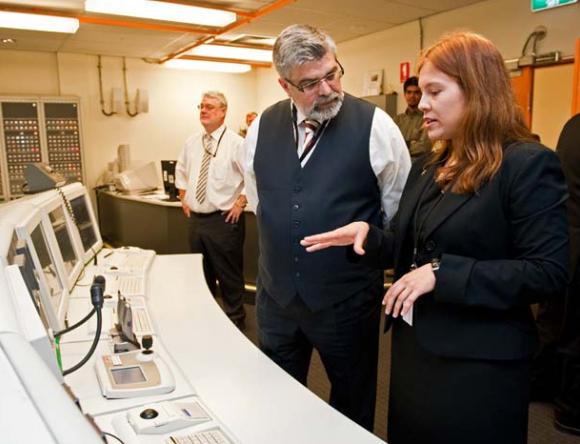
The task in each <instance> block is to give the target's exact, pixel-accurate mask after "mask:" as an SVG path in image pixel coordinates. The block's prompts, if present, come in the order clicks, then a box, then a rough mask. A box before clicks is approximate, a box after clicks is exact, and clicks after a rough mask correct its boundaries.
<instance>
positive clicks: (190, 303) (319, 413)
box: [71, 254, 383, 444]
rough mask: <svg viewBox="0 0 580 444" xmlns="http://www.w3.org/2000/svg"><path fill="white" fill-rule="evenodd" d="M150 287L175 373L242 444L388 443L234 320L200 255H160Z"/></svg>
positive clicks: (159, 329)
mask: <svg viewBox="0 0 580 444" xmlns="http://www.w3.org/2000/svg"><path fill="white" fill-rule="evenodd" d="M147 293H148V295H149V296H148V301H147V303H148V307H149V311H150V314H151V317H152V318H153V321H154V324H155V326H156V329H157V337H158V338H159V340H160V341H161V342H162V344H163V348H164V350H165V351H166V352H167V354H168V355H169V356H171V358H172V360H173V362H174V363H175V364H176V365H177V366H178V367H179V369H175V370H174V371H177V372H181V373H182V375H183V376H184V378H185V379H186V380H187V381H188V382H189V384H191V386H192V388H193V389H194V392H195V393H197V395H198V396H199V397H200V398H201V400H202V401H203V402H204V403H205V404H206V405H207V406H208V407H209V408H210V409H211V411H212V412H213V413H214V414H215V415H216V417H217V418H218V419H219V421H220V422H222V423H223V424H225V426H226V427H227V428H228V429H229V430H231V432H232V433H233V434H234V436H235V437H236V438H237V439H238V440H239V441H240V442H241V443H243V444H246V443H247V444H266V443H272V442H276V443H277V444H296V443H300V444H309V443H312V444H324V443H329V444H330V443H332V444H341V443H344V444H353V443H356V444H367V443H369V444H370V443H382V442H383V441H381V440H380V439H379V438H378V437H376V436H374V435H373V434H371V433H369V432H367V431H366V430H364V429H363V428H361V427H360V426H358V425H357V424H355V423H354V422H352V421H351V420H350V419H348V418H346V417H345V416H343V415H342V414H340V413H339V412H337V411H336V410H334V409H333V408H331V407H330V406H328V405H327V404H326V403H325V402H324V401H322V400H321V399H320V398H318V397H317V396H316V395H314V394H313V393H312V392H310V391H309V390H308V389H307V388H305V387H303V386H302V385H301V384H299V383H298V382H296V381H295V380H294V379H293V378H291V377H290V376H289V375H288V374H286V373H285V372H284V371H283V370H282V369H280V368H279V367H278V366H277V365H276V364H274V363H273V362H272V361H271V360H270V359H269V358H267V357H266V356H265V355H264V354H262V352H260V351H259V350H258V349H257V348H256V347H255V346H254V345H253V344H252V343H251V342H250V341H249V340H248V339H247V338H246V337H245V336H244V335H243V334H242V333H241V332H240V331H239V330H238V329H237V328H236V327H235V326H234V325H233V324H232V323H231V322H230V321H229V320H228V318H227V317H226V315H225V314H224V313H223V311H222V310H221V309H220V307H219V306H218V305H217V303H216V302H215V300H214V299H213V297H212V296H211V294H210V293H209V291H208V289H207V287H206V285H205V281H204V279H203V271H202V263H201V256H200V255H191V254H187V255H164V256H157V257H156V258H155V261H154V262H153V265H152V268H151V270H150V274H149V288H148V290H147ZM75 379H76V378H75ZM71 382H73V381H71ZM80 384H82V382H81V381H80V380H79V379H76V380H75V381H74V384H72V386H73V389H74V388H75V386H78V385H80ZM85 390H86V388H85ZM92 391H93V390H90V392H92ZM116 404H119V403H118V402H117V403H116ZM115 410H116V411H118V408H115V409H111V410H109V412H114V411H115ZM88 413H91V412H88ZM105 413H106V409H102V408H100V409H99V411H98V414H105Z"/></svg>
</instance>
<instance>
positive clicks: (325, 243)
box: [300, 222, 369, 256]
mask: <svg viewBox="0 0 580 444" xmlns="http://www.w3.org/2000/svg"><path fill="white" fill-rule="evenodd" d="M368 232H369V224H367V223H366V222H352V223H350V224H348V225H345V226H343V227H340V228H337V229H336V230H332V231H327V232H326V233H320V234H313V235H312V236H306V237H305V238H304V239H302V240H301V241H300V244H301V245H302V246H303V247H306V251H308V252H313V251H318V250H323V249H325V248H328V247H343V246H345V245H354V246H353V248H354V251H355V252H356V253H357V254H360V255H361V256H362V255H363V254H365V250H364V248H363V246H364V244H365V241H366V239H367V234H368Z"/></svg>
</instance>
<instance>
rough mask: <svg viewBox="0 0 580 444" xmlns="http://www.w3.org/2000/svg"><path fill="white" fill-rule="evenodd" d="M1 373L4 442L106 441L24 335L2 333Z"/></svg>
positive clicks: (86, 443) (96, 443)
mask: <svg viewBox="0 0 580 444" xmlns="http://www.w3.org/2000/svg"><path fill="white" fill-rule="evenodd" d="M0 375H2V378H0V393H2V396H3V398H2V401H3V404H2V407H3V411H2V412H3V413H4V412H5V411H6V412H8V413H7V415H5V417H3V418H2V421H1V423H2V426H3V428H2V442H11V443H12V442H14V443H16V442H18V443H43V444H53V443H77V442H82V443H83V444H103V441H102V439H101V438H100V433H99V432H98V431H97V430H96V429H95V428H94V427H93V426H92V425H91V424H90V422H89V421H88V420H87V418H86V417H85V416H84V415H83V413H82V412H81V410H80V409H79V408H78V407H77V406H76V404H75V403H74V401H73V400H72V399H71V398H70V396H69V395H68V394H67V392H66V390H65V389H64V387H63V385H62V383H61V380H60V379H58V378H56V377H55V376H54V374H53V372H52V371H51V369H50V368H49V367H47V366H46V365H45V363H44V362H43V360H42V359H41V357H40V356H39V355H38V353H37V351H36V350H35V349H34V348H33V347H32V346H31V345H30V344H29V343H28V341H26V339H25V338H24V337H23V336H21V335H19V334H16V333H5V334H0ZM10 401H12V402H10ZM10 438H13V439H10Z"/></svg>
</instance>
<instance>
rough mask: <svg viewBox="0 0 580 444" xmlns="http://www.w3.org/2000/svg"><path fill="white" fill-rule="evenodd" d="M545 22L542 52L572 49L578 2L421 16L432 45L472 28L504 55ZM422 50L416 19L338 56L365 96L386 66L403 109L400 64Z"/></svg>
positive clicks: (387, 83)
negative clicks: (372, 75) (368, 79)
mask: <svg viewBox="0 0 580 444" xmlns="http://www.w3.org/2000/svg"><path fill="white" fill-rule="evenodd" d="M541 24H542V25H545V26H546V27H547V28H548V34H547V36H546V38H545V39H544V40H543V41H541V42H540V43H539V45H538V50H539V52H540V53H544V52H550V51H555V50H559V51H562V53H563V55H573V54H574V42H575V39H576V38H578V37H580V25H579V24H580V3H577V4H574V5H570V6H564V7H560V8H555V9H551V10H548V11H543V12H537V13H532V12H531V10H530V2H529V1H528V0H488V1H483V2H480V3H475V4H473V5H470V6H466V7H464V8H460V9H457V10H454V11H450V12H445V13H441V14H437V15H433V16H431V17H427V18H425V19H423V32H424V38H423V41H424V46H425V47H428V46H429V45H431V44H433V43H434V42H435V41H436V40H437V39H438V38H439V37H440V36H441V35H442V34H444V33H445V32H449V31H453V30H458V29H468V30H472V31H475V32H478V33H481V34H483V35H485V36H486V37H488V38H489V39H491V40H492V41H493V42H494V43H495V44H496V45H497V46H498V47H499V49H500V51H501V52H502V54H503V56H504V57H505V58H506V59H510V58H517V57H519V55H520V53H521V50H522V47H523V45H524V42H525V41H526V38H527V36H528V35H529V34H530V33H531V32H532V31H533V30H534V29H535V27H536V26H538V25H541ZM419 51H420V27H419V22H418V21H415V22H411V23H406V24H404V25H400V26H397V27H394V28H390V29H387V30H385V31H381V32H377V33H374V34H371V35H368V36H364V37H360V38H358V39H355V40H351V41H348V42H344V43H341V44H339V45H338V55H339V58H340V60H341V63H342V64H343V66H344V68H345V71H346V74H345V77H344V79H343V85H344V88H345V90H346V91H348V92H349V93H351V94H353V95H355V96H361V95H363V81H364V75H365V73H366V72H367V71H371V70H376V69H382V70H383V72H384V82H383V87H384V90H385V91H386V92H388V91H390V90H391V89H393V90H395V91H397V92H398V94H399V99H398V109H399V112H402V111H403V110H404V109H405V103H404V99H403V98H402V95H401V94H402V85H401V84H400V82H399V64H400V63H401V62H410V63H411V72H414V70H415V64H416V62H417V58H418V54H419ZM268 71H269V72H268ZM273 71H274V70H273V69H272V70H264V69H261V70H259V73H258V86H259V88H260V91H261V94H260V96H259V99H258V107H259V110H260V111H261V110H263V109H264V108H265V107H267V106H268V105H269V104H271V103H273V102H274V101H276V100H279V98H280V92H279V91H278V90H281V89H280V87H277V89H272V84H273V83H274V82H275V79H276V76H275V73H274V72H273ZM275 86H277V85H275Z"/></svg>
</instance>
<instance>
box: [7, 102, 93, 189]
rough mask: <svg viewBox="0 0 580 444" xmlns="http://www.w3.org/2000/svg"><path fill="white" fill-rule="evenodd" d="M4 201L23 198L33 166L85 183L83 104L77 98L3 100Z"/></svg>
mask: <svg viewBox="0 0 580 444" xmlns="http://www.w3.org/2000/svg"><path fill="white" fill-rule="evenodd" d="M0 114H1V118H2V122H1V123H2V131H1V134H2V138H1V148H2V149H1V152H0V160H3V162H0V185H2V186H1V187H0V188H2V189H1V191H0V197H1V198H3V199H4V200H9V199H14V198H17V197H20V196H21V195H22V194H23V193H24V191H23V185H24V183H25V177H24V167H25V165H26V164H29V163H38V162H43V163H46V164H49V165H50V166H51V167H52V168H53V169H54V170H55V172H57V173H60V174H62V175H63V176H64V177H65V179H67V180H70V181H78V182H82V181H83V159H82V146H81V141H82V137H81V128H80V114H79V103H78V100H76V99H74V98H70V99H68V98H52V97H51V98H42V97H31V98H29V99H28V98H20V97H19V98H16V99H12V98H5V97H0Z"/></svg>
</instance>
